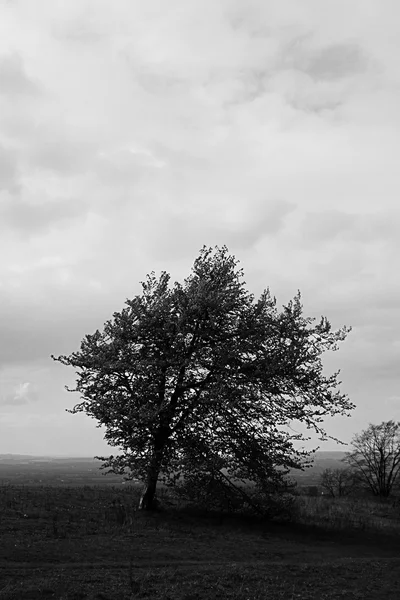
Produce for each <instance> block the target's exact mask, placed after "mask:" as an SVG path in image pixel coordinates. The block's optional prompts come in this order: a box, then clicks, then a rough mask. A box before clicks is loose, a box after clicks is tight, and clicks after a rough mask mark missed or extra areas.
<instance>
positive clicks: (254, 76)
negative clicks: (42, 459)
mask: <svg viewBox="0 0 400 600" xmlns="http://www.w3.org/2000/svg"><path fill="white" fill-rule="evenodd" d="M350 4H351V6H350ZM350 4H349V3H348V2H346V1H345V0H326V2H324V3H321V2H320V1H319V0H304V2H301V3H299V2H297V0H288V1H287V2H282V3H279V2H277V3H268V2H263V1H262V0H246V1H245V0H219V1H218V2H215V1H213V0H204V2H202V3H201V4H200V3H199V2H198V1H197V0H171V2H169V3H168V7H167V8H165V7H163V5H162V3H160V2H159V0H148V1H147V2H145V3H144V2H141V1H139V0H120V1H119V2H117V3H110V2H108V1H106V0H80V1H78V0H70V1H69V2H66V3H61V4H60V3H55V2H54V1H52V0H43V1H41V2H40V3H32V2H31V1H30V0H19V1H18V2H13V3H9V4H7V5H6V4H5V3H2V4H1V5H0V233H1V235H0V337H1V340H2V344H1V347H0V365H1V364H3V365H4V369H5V370H6V371H7V370H9V369H11V368H12V367H15V369H16V372H15V373H14V375H13V377H14V376H15V377H14V379H13V385H14V384H15V386H16V385H19V383H20V382H26V381H32V382H36V379H35V377H34V375H32V377H31V376H30V375H29V374H27V366H28V365H31V366H32V365H37V363H38V362H40V361H48V363H49V364H51V368H50V367H49V368H50V371H49V372H48V373H47V372H46V373H44V374H43V375H42V376H41V380H40V390H41V402H42V403H43V406H44V407H45V408H46V409H48V407H49V406H50V405H51V403H52V402H53V401H54V398H59V402H60V403H63V402H64V395H63V391H62V377H61V375H60V377H59V375H58V374H57V377H56V376H55V375H54V373H55V371H53V370H51V369H54V368H56V367H55V366H54V365H53V363H51V361H50V359H49V354H50V353H56V354H57V353H58V352H60V353H62V352H66V353H68V352H70V351H73V350H74V349H76V348H77V347H79V342H80V340H81V339H82V337H83V336H84V335H85V333H89V332H92V331H93V330H94V329H96V327H100V328H101V326H102V324H103V322H104V321H105V320H106V319H107V318H108V317H110V316H111V314H112V312H113V311H114V310H120V309H121V308H122V307H123V303H124V299H125V298H126V297H132V296H133V295H134V294H135V293H140V285H139V283H138V282H139V281H141V280H143V279H144V277H145V275H146V273H148V272H150V271H151V270H153V269H156V270H158V271H159V270H162V269H165V270H167V271H169V272H171V274H172V276H173V278H174V279H179V280H180V279H182V278H183V277H185V276H186V275H187V274H188V272H189V270H190V267H191V264H192V261H193V260H194V258H195V257H196V255H197V253H198V250H199V248H201V247H202V245H203V244H209V245H214V244H220V245H222V244H224V243H226V244H227V245H228V247H229V248H230V251H231V252H232V253H234V254H235V255H236V256H237V257H238V258H239V259H241V260H242V261H243V266H244V268H245V276H246V277H245V278H246V281H247V285H248V287H249V289H250V290H251V291H255V292H256V293H258V292H260V291H261V290H262V289H263V288H264V287H266V286H267V285H270V286H271V291H272V292H273V293H274V294H276V295H277V297H278V301H282V303H284V302H287V300H288V299H289V298H290V297H292V296H293V295H294V294H295V293H296V291H297V289H298V288H300V290H301V291H302V292H303V295H304V303H305V310H306V312H307V313H310V314H316V315H319V314H321V313H322V314H327V316H328V317H329V318H331V319H332V321H333V322H334V324H335V325H337V326H340V325H342V324H343V323H347V324H350V325H351V324H353V325H355V328H354V332H353V333H352V335H351V336H349V340H348V342H346V344H344V346H343V351H341V352H339V353H338V354H337V359H336V358H335V360H337V361H338V362H337V366H342V367H343V366H344V379H345V385H348V386H349V387H350V388H351V390H352V393H354V399H355V400H356V401H357V402H359V405H360V407H361V409H362V408H363V407H364V408H365V410H367V409H368V410H369V404H368V402H369V400H368V398H372V392H371V390H372V388H373V386H374V385H375V384H374V382H379V386H381V388H382V392H381V393H382V394H383V395H385V397H389V396H391V395H393V394H394V393H395V390H394V381H395V377H394V374H395V372H396V371H395V365H396V360H397V359H398V353H397V350H396V346H395V345H394V344H395V342H396V340H397V339H399V338H400V331H399V327H398V325H397V323H399V322H400V320H399V318H398V314H397V313H398V306H399V305H400V289H399V287H400V286H399V281H398V277H397V271H398V265H397V257H398V256H399V250H400V248H399V242H398V230H399V226H400V217H399V213H398V198H399V192H400V180H399V176H398V158H397V157H398V156H399V152H400V142H399V139H400V138H399V135H398V129H399V126H400V110H399V107H400V92H399V90H400V87H399V83H400V81H399V80H400V76H399V71H398V65H397V58H396V57H397V56H398V54H399V51H400V41H399V37H398V35H397V33H398V32H397V28H398V26H397V19H396V18H395V17H396V16H397V15H398V12H399V9H398V6H397V4H396V3H394V2H391V1H389V0H387V1H385V2H379V1H378V0H370V1H368V2H367V3H365V2H364V1H361V0H356V1H355V2H353V3H350ZM343 15H345V18H344V16H343ZM352 339H353V340H354V342H352V341H351V340H352ZM345 348H348V350H346V349H345ZM375 356H376V357H377V358H376V359H375V358H374V357H375ZM380 357H383V358H382V360H381V358H380ZM385 363H386V364H387V365H388V367H387V370H386V371H385V369H384V368H383V365H384V364H385ZM332 364H334V363H332ZM335 364H336V363H335ZM363 365H364V366H363ZM57 373H58V371H57ZM58 377H59V379H57V378H58ZM376 386H378V383H376ZM57 390H61V391H57ZM375 391H376V390H375ZM375 391H374V394H375ZM7 393H13V394H14V391H13V390H11V389H9V390H8V391H7ZM13 397H15V394H14V396H13ZM371 402H372V401H371ZM38 404H39V403H38ZM35 406H37V405H35ZM361 409H360V413H361V412H362V410H361ZM379 416H380V415H379ZM62 418H63V417H62V416H60V419H62ZM357 419H358V420H356V425H354V427H357V424H359V423H360V419H361V417H359V416H357ZM60 422H63V423H64V421H60ZM68 423H69V422H68ZM351 426H352V425H351ZM68 427H70V425H68ZM348 427H350V425H349V426H348ZM339 428H340V426H339ZM338 431H339V429H338ZM333 433H335V432H333ZM49 435H50V434H49ZM52 443H53V442H52Z"/></svg>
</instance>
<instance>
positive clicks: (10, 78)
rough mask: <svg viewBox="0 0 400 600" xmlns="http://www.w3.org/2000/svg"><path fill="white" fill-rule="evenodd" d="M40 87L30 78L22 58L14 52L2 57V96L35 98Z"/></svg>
mask: <svg viewBox="0 0 400 600" xmlns="http://www.w3.org/2000/svg"><path fill="white" fill-rule="evenodd" d="M38 93H40V86H39V85H38V84H37V83H36V82H35V81H34V80H33V79H31V78H30V77H28V75H27V73H26V71H25V67H24V63H23V60H22V58H21V56H20V55H19V54H18V53H16V52H14V53H12V54H6V55H3V56H0V96H9V97H10V98H11V99H14V98H15V97H17V96H35V95H36V94H38Z"/></svg>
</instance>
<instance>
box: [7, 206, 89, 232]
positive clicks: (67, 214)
mask: <svg viewBox="0 0 400 600" xmlns="http://www.w3.org/2000/svg"><path fill="white" fill-rule="evenodd" d="M86 211H87V206H86V203H85V202H84V201H80V202H78V201H76V200H74V199H69V198H58V199H57V198H53V199H51V200H44V201H41V202H36V203H30V202H27V201H25V200H24V199H22V198H19V197H10V196H9V197H5V198H3V199H1V197H0V230H2V229H3V230H8V231H14V232H17V233H19V234H21V235H23V237H24V238H25V239H27V238H30V237H31V236H34V235H43V234H45V233H46V232H48V231H49V230H50V229H52V228H53V227H56V228H62V227H67V226H68V224H69V223H70V222H71V221H73V220H74V219H77V218H82V217H84V216H85V214H86Z"/></svg>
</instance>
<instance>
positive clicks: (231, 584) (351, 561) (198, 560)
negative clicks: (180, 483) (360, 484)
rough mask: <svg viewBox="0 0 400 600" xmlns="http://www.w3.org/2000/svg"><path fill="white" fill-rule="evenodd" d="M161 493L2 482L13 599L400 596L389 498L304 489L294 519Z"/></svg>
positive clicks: (4, 586) (4, 589)
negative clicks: (180, 502)
mask: <svg viewBox="0 0 400 600" xmlns="http://www.w3.org/2000/svg"><path fill="white" fill-rule="evenodd" d="M160 496H161V504H162V505H163V506H164V508H166V509H167V510H165V511H164V512H158V513H156V514H154V515H146V514H143V513H140V512H137V511H136V510H135V506H136V505H137V500H138V490H137V489H136V488H133V487H124V488H122V489H121V488H118V489H116V488H109V487H107V488H100V487H86V488H62V489H61V488H60V489H58V488H54V487H47V488H45V487H43V488H29V487H25V488H21V487H17V486H8V487H0V536H1V542H2V543H1V545H0V598H1V600H16V599H18V600H28V599H30V600H33V599H35V598H37V599H42V598H43V599H46V598H59V599H64V600H71V599H78V598H81V599H83V598H86V599H98V600H100V599H103V600H116V599H118V600H128V599H132V598H150V599H154V600H157V599H160V600H189V599H190V600H192V599H193V600H196V599H197V600H203V599H204V600H205V599H211V598H212V599H214V598H221V599H225V598H226V599H228V600H229V599H232V600H261V599H263V600H264V599H266V598H268V600H271V599H272V600H274V599H278V598H279V599H285V600H294V599H304V600H317V599H318V600H320V599H321V600H324V599H325V600H333V599H337V598H346V599H353V598H360V599H361V598H362V599H363V600H368V599H369V600H372V599H374V600H376V599H378V598H387V599H389V600H395V599H398V598H399V597H400V559H399V558H396V557H399V556H400V552H399V550H400V545H399V541H398V538H399V536H398V527H399V526H400V523H399V521H400V519H399V514H398V512H399V511H398V509H397V513H396V509H393V508H392V507H391V506H389V504H386V505H383V504H382V505H381V504H377V503H371V502H367V501H365V500H358V501H356V500H344V501H342V500H325V499H323V498H304V497H299V498H297V500H296V510H295V515H294V518H295V521H294V522H293V523H285V524H279V523H272V522H263V521H261V520H259V519H256V518H249V519H242V518H240V517H238V516H233V515H231V516H226V517H225V519H224V520H223V522H222V524H221V520H220V518H219V515H218V514H216V513H213V514H209V515H207V516H201V515H200V514H199V512H198V511H195V510H192V511H188V510H186V511H185V510H183V508H184V507H183V506H178V507H175V509H174V510H173V507H172V506H171V502H172V498H171V496H170V494H169V493H168V491H164V492H162V493H161V494H160ZM113 501H114V503H113ZM121 507H123V508H121ZM363 523H364V525H363ZM310 524H312V526H310ZM350 530H351V531H352V532H353V535H350ZM371 533H372V534H373V537H372V538H371ZM337 534H339V535H337ZM393 534H394V535H393ZM380 536H381V537H380ZM388 540H389V541H388Z"/></svg>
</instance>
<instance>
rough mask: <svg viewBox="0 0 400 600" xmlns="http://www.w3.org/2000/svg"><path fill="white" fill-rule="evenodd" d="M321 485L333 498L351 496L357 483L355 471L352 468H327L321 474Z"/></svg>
mask: <svg viewBox="0 0 400 600" xmlns="http://www.w3.org/2000/svg"><path fill="white" fill-rule="evenodd" d="M320 485H321V486H322V487H323V488H324V489H325V490H326V492H328V494H329V495H330V496H332V498H337V497H339V498H340V497H342V496H349V495H350V494H351V493H352V492H353V491H354V489H355V487H356V485H357V477H356V474H355V472H354V471H353V470H352V469H350V468H347V469H346V468H343V469H325V470H324V471H323V472H322V474H321V479H320Z"/></svg>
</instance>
